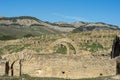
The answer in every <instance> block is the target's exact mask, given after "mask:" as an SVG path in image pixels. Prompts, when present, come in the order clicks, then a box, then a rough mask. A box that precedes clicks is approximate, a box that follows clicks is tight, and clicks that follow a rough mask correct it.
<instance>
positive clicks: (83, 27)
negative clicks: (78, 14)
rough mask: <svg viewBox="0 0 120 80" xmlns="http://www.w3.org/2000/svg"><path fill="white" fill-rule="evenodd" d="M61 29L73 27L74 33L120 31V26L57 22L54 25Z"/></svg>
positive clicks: (97, 23)
mask: <svg viewBox="0 0 120 80" xmlns="http://www.w3.org/2000/svg"><path fill="white" fill-rule="evenodd" d="M54 24H56V25H58V26H61V27H73V28H75V29H74V30H73V31H72V32H84V31H93V30H120V28H119V26H116V25H111V24H106V23H103V22H96V23H92V22H91V23H90V22H89V23H88V22H74V23H65V22H56V23H54Z"/></svg>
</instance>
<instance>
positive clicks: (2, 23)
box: [0, 16, 74, 39]
mask: <svg viewBox="0 0 120 80" xmlns="http://www.w3.org/2000/svg"><path fill="white" fill-rule="evenodd" d="M73 29H74V28H67V27H60V26H57V25H51V23H47V22H44V21H41V20H39V19H37V18H35V17H31V16H20V17H1V18H0V38H3V37H6V36H7V37H8V36H9V37H11V36H12V37H16V38H20V37H24V36H28V35H29V36H30V35H31V36H38V35H41V34H50V33H66V32H70V31H72V30H73ZM3 39H4V38H3Z"/></svg>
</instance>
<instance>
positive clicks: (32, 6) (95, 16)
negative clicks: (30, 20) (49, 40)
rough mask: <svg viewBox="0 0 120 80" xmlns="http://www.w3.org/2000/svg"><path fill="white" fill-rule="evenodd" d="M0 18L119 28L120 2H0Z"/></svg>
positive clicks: (53, 0) (67, 0)
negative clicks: (19, 17) (81, 22)
mask: <svg viewBox="0 0 120 80" xmlns="http://www.w3.org/2000/svg"><path fill="white" fill-rule="evenodd" d="M0 16H7V17H13V16H34V17H37V18H39V19H41V20H44V21H50V22H57V21H65V22H75V21H87V22H106V23H110V24H114V25H118V26H120V0H0Z"/></svg>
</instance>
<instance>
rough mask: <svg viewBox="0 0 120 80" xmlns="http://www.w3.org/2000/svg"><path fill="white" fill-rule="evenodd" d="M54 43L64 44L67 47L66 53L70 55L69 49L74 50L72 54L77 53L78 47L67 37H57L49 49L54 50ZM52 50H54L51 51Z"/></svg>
mask: <svg viewBox="0 0 120 80" xmlns="http://www.w3.org/2000/svg"><path fill="white" fill-rule="evenodd" d="M56 45H61V46H65V47H66V49H67V54H68V55H70V50H74V52H73V53H74V54H77V53H78V48H77V45H76V44H75V42H74V41H72V40H71V39H69V38H62V39H58V40H56V41H55V42H53V43H52V44H51V45H50V46H49V47H50V49H52V50H54V47H55V46H56ZM53 52H54V51H53Z"/></svg>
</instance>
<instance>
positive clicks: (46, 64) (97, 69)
mask: <svg viewBox="0 0 120 80" xmlns="http://www.w3.org/2000/svg"><path fill="white" fill-rule="evenodd" d="M22 73H24V74H29V75H30V76H34V77H59V78H70V79H78V78H91V77H100V76H111V75H116V62H115V60H114V59H110V58H109V57H108V56H91V55H86V56H64V55H56V54H54V55H36V56H35V55H34V57H33V58H32V59H31V60H30V61H24V62H23V63H22Z"/></svg>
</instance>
